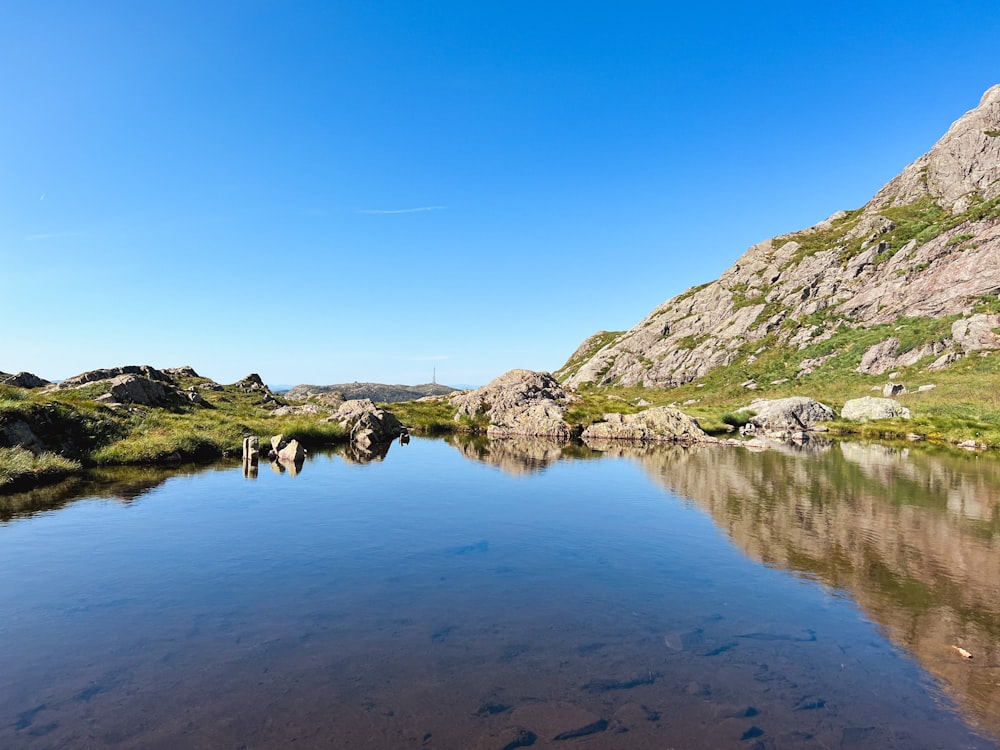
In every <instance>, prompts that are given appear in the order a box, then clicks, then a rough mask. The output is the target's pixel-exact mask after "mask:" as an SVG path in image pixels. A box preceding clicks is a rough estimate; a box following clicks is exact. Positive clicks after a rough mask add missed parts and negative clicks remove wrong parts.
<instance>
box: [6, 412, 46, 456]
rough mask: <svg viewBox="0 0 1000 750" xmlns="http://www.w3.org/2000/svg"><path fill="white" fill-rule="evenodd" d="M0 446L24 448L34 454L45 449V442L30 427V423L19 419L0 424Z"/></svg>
mask: <svg viewBox="0 0 1000 750" xmlns="http://www.w3.org/2000/svg"><path fill="white" fill-rule="evenodd" d="M0 447H2V448H18V447H20V448H25V449H27V450H29V451H31V452H32V453H34V454H35V455H36V456H37V455H38V454H40V453H42V452H44V451H45V444H44V443H43V442H42V441H41V439H40V438H39V437H38V436H37V435H36V434H35V432H34V430H32V429H31V425H29V424H28V423H27V422H25V421H24V420H21V419H15V420H13V421H12V422H8V423H7V424H0Z"/></svg>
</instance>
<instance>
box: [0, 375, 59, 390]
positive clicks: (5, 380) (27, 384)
mask: <svg viewBox="0 0 1000 750" xmlns="http://www.w3.org/2000/svg"><path fill="white" fill-rule="evenodd" d="M0 384H2V385H12V386H14V387H15V388H42V387H44V386H46V385H52V383H51V382H49V381H48V380H43V379H42V378H40V377H38V376H37V375H35V374H33V373H30V372H19V373H17V374H16V375H11V374H10V373H6V372H0Z"/></svg>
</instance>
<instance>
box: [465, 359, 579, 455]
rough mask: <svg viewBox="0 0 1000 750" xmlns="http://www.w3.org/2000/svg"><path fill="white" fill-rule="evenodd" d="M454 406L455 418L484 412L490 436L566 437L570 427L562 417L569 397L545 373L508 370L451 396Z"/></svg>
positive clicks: (478, 415)
mask: <svg viewBox="0 0 1000 750" xmlns="http://www.w3.org/2000/svg"><path fill="white" fill-rule="evenodd" d="M450 401H451V403H452V404H453V405H454V406H455V407H456V408H457V414H456V415H455V420H456V421H460V420H461V419H462V418H463V417H467V418H471V419H476V418H478V417H480V416H481V415H484V414H485V415H487V416H488V418H489V425H488V427H487V430H486V434H487V435H489V436H491V437H504V436H511V435H522V436H532V435H539V436H541V435H545V436H549V437H554V438H561V439H562V438H569V437H570V435H571V432H572V431H571V430H570V427H569V425H568V424H567V423H566V421H565V419H564V418H563V408H564V407H565V406H566V405H567V404H569V402H570V396H569V394H568V393H567V392H566V391H565V390H564V389H563V387H562V386H561V385H559V382H558V381H557V380H556V379H555V378H554V377H553V376H552V375H551V374H549V373H547V372H533V371H532V370H511V371H510V372H507V373H504V374H503V375H501V376H500V377H498V378H496V379H494V380H493V381H491V382H490V383H489V384H487V385H484V386H483V387H482V388H477V389H475V390H474V391H467V392H463V393H459V394H456V395H454V396H452V397H451V399H450Z"/></svg>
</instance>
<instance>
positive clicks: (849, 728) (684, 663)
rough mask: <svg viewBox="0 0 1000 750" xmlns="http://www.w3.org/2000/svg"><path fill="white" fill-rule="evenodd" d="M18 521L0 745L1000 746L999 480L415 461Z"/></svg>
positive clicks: (227, 484) (900, 469) (898, 453)
mask: <svg viewBox="0 0 1000 750" xmlns="http://www.w3.org/2000/svg"><path fill="white" fill-rule="evenodd" d="M376 458H379V457H376ZM2 500H3V502H0V518H2V519H3V520H2V521H0V747H2V748H9V749H12V750H17V749H20V748H31V749H35V748H38V749H41V748H212V749H215V748H278V747H282V748H283V747H296V748H427V749H428V750H430V749H431V748H438V749H448V748H456V749H457V748H463V749H464V748H473V749H482V750H514V749H515V748H519V747H535V748H549V747H555V748H564V749H565V750H573V748H584V749H591V750H596V749H598V748H623V749H625V748H638V749H640V750H641V749H643V748H657V749H658V750H667V749H669V748H674V749H675V750H694V749H696V748H748V749H752V750H771V749H778V748H843V749H848V750H862V749H868V748H872V749H874V748H901V749H902V748H906V749H908V750H910V749H916V748H948V749H949V750H951V749H953V748H997V747H998V744H997V740H998V738H1000V465H998V463H997V462H995V461H993V460H990V459H985V458H979V459H977V458H975V457H972V456H970V457H956V456H933V455H928V454H920V453H912V452H909V451H905V450H898V449H890V448H886V447H882V446H868V445H860V444H831V445H825V446H820V447H819V448H817V449H814V450H810V451H798V450H792V449H790V448H783V447H775V448H774V449H772V450H769V451H766V452H763V453H753V452H749V451H745V450H742V449H736V448H719V447H710V448H700V449H681V448H675V447H663V448H656V449H653V448H649V449H635V448H626V447H621V446H599V445H598V446H594V447H593V448H585V447H580V446H577V447H568V448H566V447H560V446H557V445H553V444H549V443H545V442H543V441H530V442H508V441H504V442H498V441H494V442H492V443H489V442H457V441H454V442H446V441H443V440H429V439H416V438H415V439H413V441H412V442H411V443H410V444H409V445H405V446H402V445H394V446H393V447H392V449H391V450H390V451H389V453H388V455H386V456H385V457H384V459H382V460H375V461H372V462H369V463H362V462H359V460H358V457H356V456H351V455H349V454H347V453H344V452H341V453H340V454H333V453H331V454H321V455H314V456H313V457H311V458H310V459H309V460H308V461H307V462H306V464H305V466H304V467H303V469H302V471H301V473H299V474H298V475H297V476H291V475H290V473H289V472H287V471H286V472H284V473H276V472H272V471H271V470H269V469H268V467H267V465H266V464H264V465H262V467H261V471H260V474H259V476H258V477H257V478H256V479H248V478H245V477H244V476H243V474H242V472H241V469H240V467H239V466H238V465H235V466H233V465H216V466H212V467H207V468H204V469H202V470H200V471H198V472H190V471H188V472H187V473H177V474H172V475H170V474H165V473H162V472H160V473H157V472H136V471H132V472H124V473H107V474H104V475H101V476H99V477H97V478H96V480H95V481H94V482H91V483H87V484H80V485H78V486H75V487H63V488H56V489H54V490H47V491H46V492H44V493H35V494H34V495H31V496H20V497H18V496H15V497H11V498H6V499H2ZM45 506H47V509H42V508H43V507H45ZM956 646H958V647H961V648H964V649H966V650H967V651H968V652H970V653H971V654H972V656H973V658H972V659H966V658H963V656H962V655H961V654H960V653H959V652H958V651H957V650H956V649H955V648H954V647H956Z"/></svg>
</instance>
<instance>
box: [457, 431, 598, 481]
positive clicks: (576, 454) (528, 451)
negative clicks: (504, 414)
mask: <svg viewBox="0 0 1000 750" xmlns="http://www.w3.org/2000/svg"><path fill="white" fill-rule="evenodd" d="M446 440H447V441H448V443H449V444H451V445H453V446H455V447H456V448H457V449H458V450H459V452H460V453H461V454H462V455H463V456H465V457H466V458H469V459H472V460H474V461H481V462H482V463H485V464H490V465H491V466H496V467H498V468H500V469H501V470H502V471H504V472H505V473H507V474H511V475H514V476H517V475H522V474H531V473H534V472H537V471H542V470H544V469H546V468H547V467H549V466H551V465H552V464H554V463H556V462H557V461H560V460H564V459H570V458H597V457H598V455H599V454H597V453H595V452H594V451H593V450H592V449H590V448H588V447H587V446H581V445H580V444H579V443H575V442H572V441H568V440H557V439H554V438H548V437H508V438H492V439H491V438H487V437H483V436H474V435H450V436H448V437H447V438H446Z"/></svg>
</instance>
